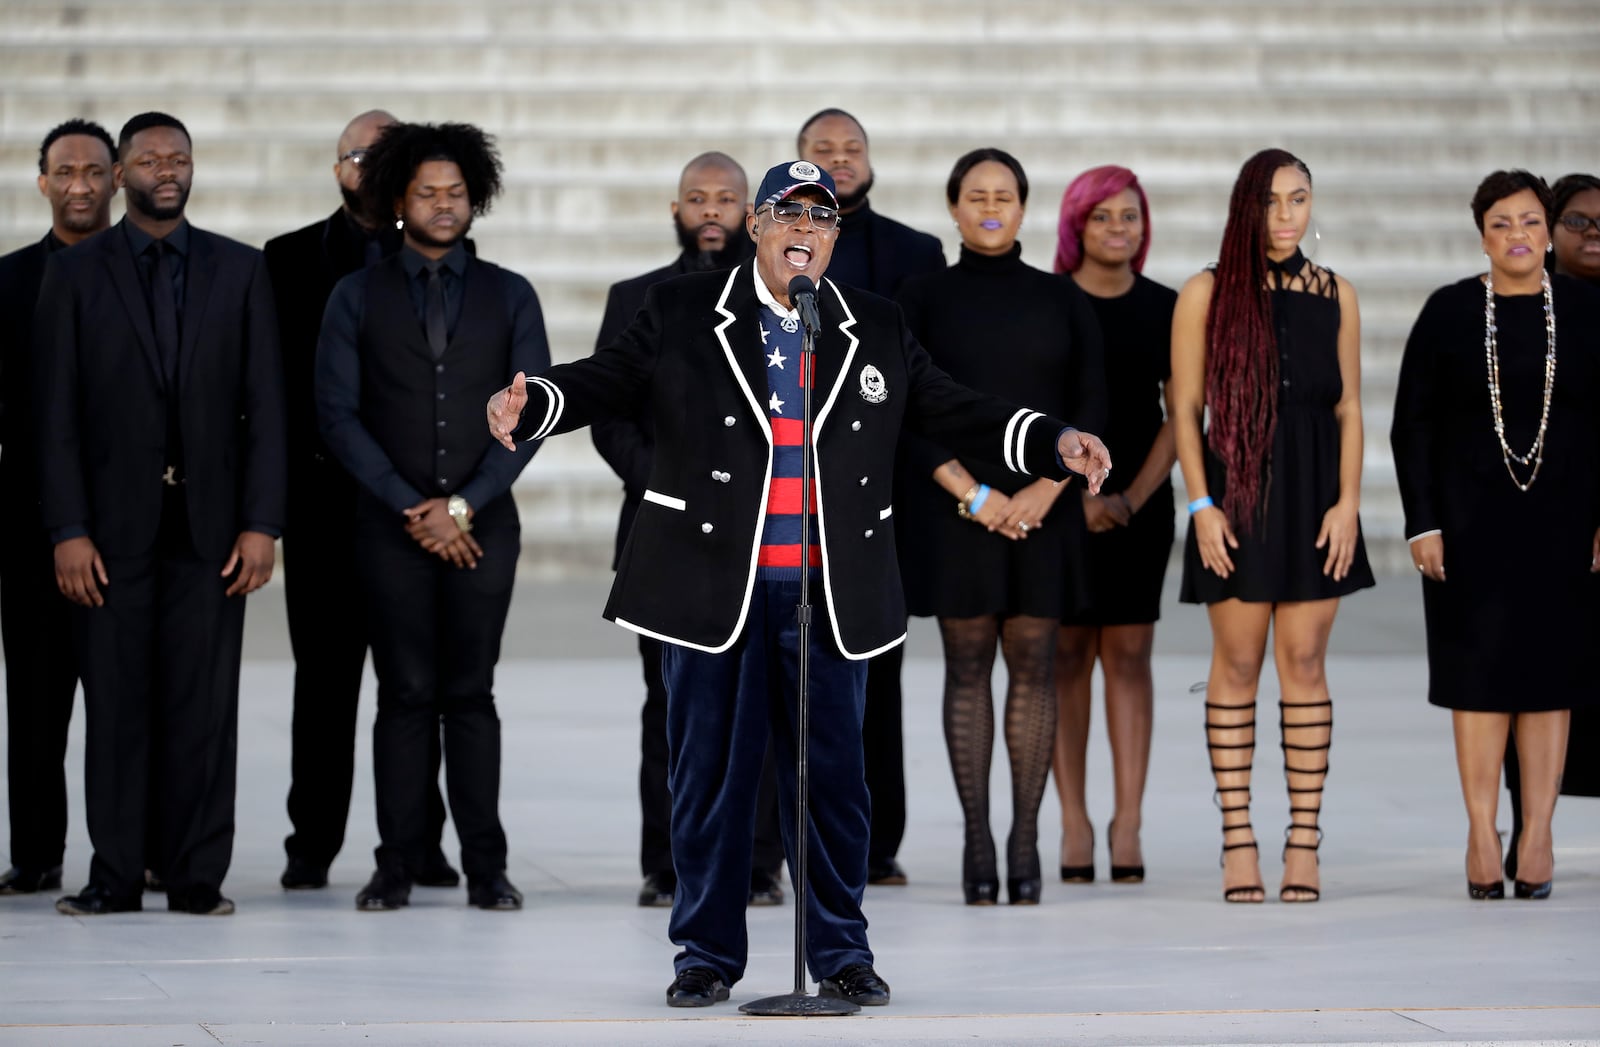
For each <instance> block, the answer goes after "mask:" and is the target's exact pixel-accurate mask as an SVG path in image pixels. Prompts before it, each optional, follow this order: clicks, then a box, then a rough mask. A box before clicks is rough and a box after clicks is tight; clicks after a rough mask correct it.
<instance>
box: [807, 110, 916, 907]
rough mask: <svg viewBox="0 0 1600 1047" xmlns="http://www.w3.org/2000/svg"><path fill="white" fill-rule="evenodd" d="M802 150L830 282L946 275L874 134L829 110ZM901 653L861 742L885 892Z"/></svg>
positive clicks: (873, 286) (901, 771)
mask: <svg viewBox="0 0 1600 1047" xmlns="http://www.w3.org/2000/svg"><path fill="white" fill-rule="evenodd" d="M796 147H797V148H798V150H799V152H800V156H801V158H802V159H805V160H809V161H811V162H812V163H814V164H816V165H817V166H818V167H820V168H822V169H823V170H824V171H826V172H827V173H828V174H829V175H830V176H832V177H833V179H834V182H835V184H836V185H837V186H838V189H839V214H840V221H839V233H838V240H837V242H836V243H835V244H834V251H833V262H832V268H831V269H830V270H829V271H828V273H829V279H831V280H833V281H834V282H835V283H840V284H843V285H845V286H846V287H858V288H860V289H861V290H863V291H871V292H872V293H873V294H876V295H882V296H883V297H884V298H893V297H894V296H895V293H896V292H898V291H899V290H900V285H901V284H902V283H903V282H905V280H906V279H907V278H908V277H912V276H916V275H918V274H920V273H937V272H939V271H941V270H943V269H944V266H945V261H944V248H943V247H941V246H940V244H939V241H938V240H937V239H935V238H934V237H932V236H929V235H928V234H927V233H923V232H918V231H917V230H915V229H912V228H911V227H910V226H908V225H903V224H901V223H900V222H897V221H895V220H894V219H892V218H890V217H888V216H887V215H883V214H879V213H878V212H877V211H874V210H873V209H872V205H871V203H870V202H868V200H867V194H868V193H870V192H871V191H872V183H873V172H872V159H871V155H870V153H869V152H868V147H867V132H866V130H865V129H864V128H863V127H862V126H861V123H860V121H858V120H857V119H856V118H855V117H853V116H851V115H850V114H849V113H847V112H845V111H844V110H843V109H823V110H821V111H820V112H818V113H815V114H813V115H812V116H811V117H810V118H808V119H807V120H806V122H805V123H804V124H802V125H801V126H800V134H799V136H798V139H797V141H796ZM904 658H905V652H904V651H903V650H902V649H901V648H899V647H894V648H891V649H890V650H887V651H885V652H883V653H882V654H880V655H878V656H876V657H875V658H873V659H872V661H871V663H870V664H869V665H868V667H867V715H866V719H865V720H864V721H863V722H862V725H861V736H862V739H863V741H864V743H865V744H866V748H867V791H868V792H869V793H871V794H872V843H871V846H870V847H869V848H868V850H867V882H868V883H870V884H876V885H878V886H885V887H898V886H903V885H904V884H905V883H906V873H905V870H904V869H902V868H901V867H900V861H899V859H898V857H897V855H898V854H899V852H900V841H901V840H902V839H904V838H905V834H906V774H905V742H904V738H903V736H902V731H901V715H900V707H901V695H900V664H901V662H902V661H903V660H904Z"/></svg>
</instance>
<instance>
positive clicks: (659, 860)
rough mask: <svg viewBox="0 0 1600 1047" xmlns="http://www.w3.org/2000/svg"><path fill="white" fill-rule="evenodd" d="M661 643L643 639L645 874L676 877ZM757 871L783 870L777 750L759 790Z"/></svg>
mask: <svg viewBox="0 0 1600 1047" xmlns="http://www.w3.org/2000/svg"><path fill="white" fill-rule="evenodd" d="M663 646H664V645H663V644H662V643H661V641H660V640H653V639H651V638H650V637H648V636H640V637H639V661H640V663H641V664H642V666H643V669H644V708H643V709H642V710H640V714H639V719H640V728H641V730H640V736H639V814H640V830H639V871H640V872H641V873H643V874H644V875H645V876H655V875H658V874H660V873H670V872H672V871H673V866H672V835H671V834H672V794H671V792H670V791H669V790H668V788H667V685H666V682H665V681H664V680H663V679H662V675H661V651H662V647H663ZM750 861H751V865H752V867H754V868H756V869H761V870H764V871H766V872H768V873H771V874H772V875H773V876H777V875H778V873H779V871H780V870H782V868H783V834H782V831H781V830H780V828H779V822H778V778H777V774H776V771H775V767H774V762H773V756H772V753H771V752H768V754H767V760H766V763H765V765H764V766H763V767H762V769H761V781H760V784H759V785H757V787H756V833H755V845H754V847H753V848H752V850H751V855H750Z"/></svg>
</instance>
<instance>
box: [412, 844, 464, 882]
mask: <svg viewBox="0 0 1600 1047" xmlns="http://www.w3.org/2000/svg"><path fill="white" fill-rule="evenodd" d="M411 879H412V881H413V882H414V883H416V885H417V886H419V887H460V886H461V874H460V873H458V872H456V870H455V867H454V866H452V865H451V864H450V861H449V859H447V858H445V856H444V852H443V851H434V852H433V853H432V854H430V855H429V856H428V857H427V859H426V860H424V861H423V863H422V868H420V869H417V870H416V871H415V872H414V874H413V875H412V877H411Z"/></svg>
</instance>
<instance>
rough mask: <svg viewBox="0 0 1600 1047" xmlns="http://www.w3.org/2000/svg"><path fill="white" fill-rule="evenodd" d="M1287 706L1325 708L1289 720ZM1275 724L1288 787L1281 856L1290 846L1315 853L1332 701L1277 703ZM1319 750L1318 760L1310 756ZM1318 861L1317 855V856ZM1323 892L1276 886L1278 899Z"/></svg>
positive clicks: (1330, 741) (1319, 842) (1310, 896)
mask: <svg viewBox="0 0 1600 1047" xmlns="http://www.w3.org/2000/svg"><path fill="white" fill-rule="evenodd" d="M1290 709H1324V710H1327V711H1326V713H1324V714H1322V719H1320V720H1308V721H1305V722H1303V723H1290V722H1289V718H1288V710H1290ZM1310 715H1317V714H1310ZM1278 726H1279V727H1280V729H1281V730H1282V731H1283V742H1282V747H1283V780H1284V783H1285V784H1286V785H1287V786H1288V789H1289V825H1288V827H1287V828H1286V829H1284V831H1283V856H1284V858H1285V859H1287V858H1288V857H1289V849H1290V848H1291V847H1292V848H1294V849H1296V850H1301V851H1311V852H1312V853H1313V854H1315V853H1316V851H1317V848H1318V847H1320V846H1321V845H1322V829H1321V827H1320V826H1318V824H1317V816H1318V815H1319V814H1320V813H1321V811H1322V783H1323V781H1324V780H1326V778H1327V777H1328V755H1327V754H1328V749H1329V747H1330V746H1331V745H1332V744H1333V702H1331V701H1329V700H1327V699H1323V700H1322V701H1320V702H1283V701H1280V702H1279V703H1278ZM1311 753H1321V754H1322V756H1321V757H1320V759H1319V758H1318V757H1316V756H1312V755H1302V754H1311ZM1306 764H1315V766H1306ZM1318 862H1319V864H1320V858H1319V859H1318ZM1321 897H1322V891H1321V890H1320V889H1319V888H1317V887H1313V886H1311V885H1309V884H1299V883H1286V884H1284V885H1283V886H1282V887H1281V888H1279V889H1278V900H1279V901H1281V902H1314V901H1317V900H1318V899H1319V898H1321Z"/></svg>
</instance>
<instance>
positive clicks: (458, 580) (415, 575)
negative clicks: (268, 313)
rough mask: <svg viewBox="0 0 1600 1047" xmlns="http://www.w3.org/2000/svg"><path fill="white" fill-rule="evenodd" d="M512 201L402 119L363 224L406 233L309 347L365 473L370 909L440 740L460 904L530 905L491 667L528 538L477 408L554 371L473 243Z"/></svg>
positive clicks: (402, 884)
mask: <svg viewBox="0 0 1600 1047" xmlns="http://www.w3.org/2000/svg"><path fill="white" fill-rule="evenodd" d="M500 186H501V165H500V155H499V153H498V152H497V151H496V150H495V148H494V143H493V140H492V139H490V138H489V137H488V136H487V135H485V134H484V133H483V132H482V131H480V130H479V129H478V128H476V127H473V126H472V125H470V124H438V125H433V124H393V125H391V126H390V127H389V128H388V129H386V130H385V131H384V132H383V134H382V135H381V136H379V138H378V140H377V141H376V142H375V143H374V144H373V146H372V148H371V150H370V151H369V152H368V153H367V155H366V160H365V162H364V163H363V164H362V175H361V198H362V203H363V206H364V208H365V210H366V213H368V214H370V215H372V216H374V218H376V217H377V216H379V215H383V216H385V217H386V218H387V217H388V216H390V215H392V216H394V217H395V218H396V219H398V220H399V221H400V223H401V225H402V226H403V232H404V241H403V244H402V246H401V248H400V250H399V251H398V252H397V253H395V254H393V255H390V256H389V257H388V258H385V259H383V260H382V261H380V262H378V263H376V264H374V265H371V266H368V267H367V268H365V269H362V270H360V271H358V272H355V273H352V274H351V275H349V276H347V277H345V278H344V279H343V280H341V281H340V282H339V283H338V285H337V286H336V287H334V289H333V295H332V297H330V298H329V299H328V307H327V310H326V312H325V315H324V316H323V321H322V334H321V338H320V340H319V342H318V344H317V360H316V385H315V395H316V403H317V421H318V424H319V426H320V428H321V431H322V438H323V440H324V441H325V442H326V443H327V446H328V448H329V449H330V450H331V451H332V452H333V454H334V456H335V457H336V458H337V459H338V460H339V461H340V463H342V464H343V465H344V467H345V468H346V469H347V470H348V471H349V472H350V475H351V476H353V477H354V478H355V481H356V484H357V486H358V490H357V493H356V510H355V527H354V535H355V555H354V559H355V569H356V573H357V577H358V578H359V579H360V587H361V592H362V595H363V597H364V598H365V603H366V611H367V615H366V620H367V634H368V638H369V640H370V642H371V644H372V660H373V666H374V668H375V669H376V670H377V674H378V717H377V722H376V723H375V724H374V726H373V729H372V752H373V757H372V760H373V773H374V778H375V781H376V787H377V788H376V793H377V797H376V798H377V808H378V836H379V840H380V843H379V846H378V848H377V870H376V871H375V872H374V873H373V874H372V879H371V880H370V881H369V882H368V883H367V885H366V886H365V887H364V888H362V889H361V891H360V892H359V893H358V894H357V895H356V908H357V909H360V910H362V911H367V912H376V911H383V910H392V909H398V908H401V907H402V906H404V905H407V904H408V903H409V901H410V897H411V886H412V884H413V882H414V881H415V871H416V870H417V869H419V868H422V867H423V865H424V861H425V858H426V855H427V852H428V850H429V848H430V847H431V846H433V845H434V841H436V840H437V835H433V834H434V833H436V830H435V829H434V823H432V822H431V821H430V819H429V817H428V810H427V809H428V796H429V792H430V791H431V790H432V789H433V787H434V784H433V783H434V780H435V779H436V777H437V772H436V771H435V770H434V767H433V763H432V755H431V753H432V748H431V747H432V746H433V745H435V744H437V740H438V737H439V730H440V724H441V720H442V722H443V728H444V764H445V783H446V788H447V789H448V792H449V796H450V811H451V814H452V816H453V817H454V819H455V823H456V832H457V834H458V836H459V837H460V841H461V864H462V868H463V869H464V870H465V872H466V874H467V900H468V901H469V902H470V903H471V904H472V905H475V906H477V907H478V908H480V909H490V910H501V911H508V910H514V909H520V908H521V907H522V894H521V892H519V891H518V890H517V889H516V887H514V886H512V884H511V881H510V880H508V879H507V878H506V837H505V831H504V830H503V829H502V828H501V825H500V719H499V717H498V715H497V714H496V712H495V707H494V668H495V663H496V662H498V661H499V658H500V637H501V634H502V633H503V632H504V630H505V623H506V614H507V612H508V611H509V610H510V608H511V586H512V582H513V580H514V578H515V575H516V566H517V553H518V551H519V550H520V548H521V541H522V539H521V530H520V524H519V522H518V519H517V507H516V503H515V501H514V500H513V498H512V496H511V493H510V489H511V483H512V481H513V480H515V479H516V477H517V474H518V473H519V472H521V471H522V468H523V466H525V465H527V464H528V460H529V459H530V458H532V457H533V452H534V450H535V449H536V446H535V445H533V444H528V445H526V446H523V447H520V448H518V449H517V453H516V454H506V453H504V452H503V451H501V450H500V449H499V448H498V447H496V446H494V441H493V440H492V439H491V438H490V436H489V434H488V433H485V432H484V431H483V422H482V416H481V413H480V412H481V411H482V404H483V401H484V400H485V399H486V398H487V397H488V396H489V395H490V394H491V393H492V392H493V391H494V390H495V389H497V388H499V386H500V383H501V382H503V381H504V380H505V375H506V374H508V373H510V372H512V371H515V370H517V369H518V368H524V367H535V368H538V367H543V366H545V365H547V364H548V363H549V361H550V350H549V346H548V345H547V343H546V342H545V332H544V317H543V314H542V313H541V312H540V309H539V299H538V297H537V296H536V295H535V294H534V291H533V287H532V286H531V285H530V284H529V283H528V281H527V280H525V279H523V278H522V277H520V276H518V275H517V274H515V273H512V272H509V271H507V270H505V269H501V268H500V267H499V266H496V265H493V264H491V263H489V262H485V261H482V260H480V259H478V258H477V257H475V256H474V255H473V254H471V253H470V252H469V251H468V250H467V248H466V240H465V238H466V235H467V231H468V229H469V228H470V227H471V225H472V219H473V218H474V216H480V215H482V214H484V213H485V212H487V211H488V210H489V207H490V205H491V204H492V203H493V202H494V198H495V197H496V196H498V195H499V193H500Z"/></svg>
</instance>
